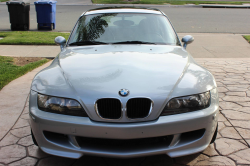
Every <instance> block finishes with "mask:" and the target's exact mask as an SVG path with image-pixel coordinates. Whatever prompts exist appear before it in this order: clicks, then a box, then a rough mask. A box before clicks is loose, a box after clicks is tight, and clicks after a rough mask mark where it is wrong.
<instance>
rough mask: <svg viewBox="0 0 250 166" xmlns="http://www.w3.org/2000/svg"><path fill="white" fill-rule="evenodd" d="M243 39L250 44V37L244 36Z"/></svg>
mask: <svg viewBox="0 0 250 166" xmlns="http://www.w3.org/2000/svg"><path fill="white" fill-rule="evenodd" d="M243 37H244V38H245V39H246V40H247V41H248V42H249V43H250V35H244V36H243Z"/></svg>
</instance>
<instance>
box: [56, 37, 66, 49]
mask: <svg viewBox="0 0 250 166" xmlns="http://www.w3.org/2000/svg"><path fill="white" fill-rule="evenodd" d="M55 43H56V44H57V45H60V48H61V50H63V47H64V46H65V44H66V39H65V38H64V37H62V36H57V37H56V38H55Z"/></svg>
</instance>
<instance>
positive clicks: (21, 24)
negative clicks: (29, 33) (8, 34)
mask: <svg viewBox="0 0 250 166" xmlns="http://www.w3.org/2000/svg"><path fill="white" fill-rule="evenodd" d="M6 5H7V6H8V11H9V14H10V24H11V25H10V29H11V30H29V29H30V2H29V1H24V0H23V1H8V2H6Z"/></svg>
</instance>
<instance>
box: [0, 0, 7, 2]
mask: <svg viewBox="0 0 250 166" xmlns="http://www.w3.org/2000/svg"><path fill="white" fill-rule="evenodd" d="M6 1H9V0H0V2H6Z"/></svg>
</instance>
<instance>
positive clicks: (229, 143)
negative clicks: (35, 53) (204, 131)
mask: <svg viewBox="0 0 250 166" xmlns="http://www.w3.org/2000/svg"><path fill="white" fill-rule="evenodd" d="M195 60H196V61H197V62H198V63H199V64H200V65H202V66H204V67H206V68H208V69H209V70H210V71H211V72H212V73H213V75H214V76H215V78H216V81H217V85H218V90H219V92H220V93H219V96H220V112H221V113H220V114H219V116H218V119H219V133H218V136H217V140H216V141H215V143H214V144H211V145H209V147H208V148H207V149H206V150H205V151H203V152H202V153H198V154H195V155H189V156H185V157H179V158H175V159H172V158H169V157H167V156H166V155H160V156H149V157H142V158H134V159H127V160H125V159H123V160H122V159H112V158H101V157H90V156H84V157H82V158H80V159H78V160H73V159H67V158H61V157H55V156H51V155H48V154H45V153H43V152H42V151H41V150H39V148H38V147H37V146H35V145H34V144H33V142H32V138H31V135H30V127H29V123H28V122H29V121H28V120H29V114H28V106H29V103H28V95H29V87H30V84H31V80H32V78H33V77H34V75H35V74H36V73H37V72H38V71H39V70H41V69H42V68H44V67H46V66H48V65H49V63H47V64H45V65H43V66H41V67H39V68H37V69H35V70H33V71H31V72H29V73H27V74H26V75H24V76H22V77H20V78H18V79H16V80H14V81H12V82H11V83H10V84H8V85H7V86H5V87H4V88H3V89H2V90H1V91H0V97H1V100H0V108H1V110H0V113H1V116H0V131H1V135H0V165H1V166H3V165H9V166H19V165H37V166H48V165H49V166H57V165H63V166H80V165H83V164H84V165H85V166H93V165H99V166H112V165H119V166H127V165H134V166H152V165H159V166H163V165H230V166H234V165H249V164H250V160H249V159H250V146H249V145H250V104H249V102H250V95H249V94H250V59H249V58H245V59H242V58H238V59H237V60H236V59H235V58H234V59H230V58H229V59H224V58H197V59H195Z"/></svg>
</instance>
